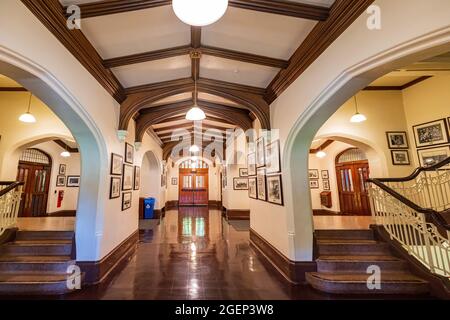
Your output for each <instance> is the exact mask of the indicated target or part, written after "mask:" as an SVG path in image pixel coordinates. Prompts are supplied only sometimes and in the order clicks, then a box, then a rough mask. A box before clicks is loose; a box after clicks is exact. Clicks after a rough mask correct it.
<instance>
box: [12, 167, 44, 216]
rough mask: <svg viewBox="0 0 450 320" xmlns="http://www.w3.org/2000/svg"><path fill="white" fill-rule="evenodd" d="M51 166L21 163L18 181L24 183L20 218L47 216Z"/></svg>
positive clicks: (18, 170)
mask: <svg viewBox="0 0 450 320" xmlns="http://www.w3.org/2000/svg"><path fill="white" fill-rule="evenodd" d="M50 173H51V166H49V165H42V164H35V163H26V162H19V167H18V169H17V181H21V182H24V186H23V193H22V198H21V202H20V208H19V217H40V216H45V215H46V214H47V201H48V191H49V185H50Z"/></svg>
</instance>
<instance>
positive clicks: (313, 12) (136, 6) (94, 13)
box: [79, 0, 329, 20]
mask: <svg viewBox="0 0 450 320" xmlns="http://www.w3.org/2000/svg"><path fill="white" fill-rule="evenodd" d="M171 3H172V1H170V0H107V1H99V2H94V3H86V4H81V5H79V6H80V8H81V13H82V18H92V17H98V16H104V15H109V14H116V13H121V12H129V11H136V10H143V9H148V8H155V7H160V6H167V5H170V4H171ZM229 5H230V6H231V7H235V8H240V9H246V10H254V11H260V12H266V13H272V14H278V15H285V16H290V17H296V18H303V19H310V20H326V19H327V18H328V15H329V9H328V8H326V7H321V6H316V5H311V4H303V3H297V2H292V1H285V0H277V1H273V0H230V1H229Z"/></svg>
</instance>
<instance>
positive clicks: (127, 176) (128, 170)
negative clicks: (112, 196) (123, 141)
mask: <svg viewBox="0 0 450 320" xmlns="http://www.w3.org/2000/svg"><path fill="white" fill-rule="evenodd" d="M133 178H134V168H133V166H131V165H129V164H124V165H123V177H122V190H124V191H125V190H133Z"/></svg>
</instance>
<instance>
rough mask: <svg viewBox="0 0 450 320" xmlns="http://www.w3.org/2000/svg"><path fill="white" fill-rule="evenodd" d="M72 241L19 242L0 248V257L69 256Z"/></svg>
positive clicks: (39, 240)
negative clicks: (0, 255)
mask: <svg viewBox="0 0 450 320" xmlns="http://www.w3.org/2000/svg"><path fill="white" fill-rule="evenodd" d="M71 251H72V240H44V239H38V240H19V241H15V242H10V243H7V244H5V245H2V246H0V254H2V255H18V256H19V255H26V256H31V255H38V256H50V255H65V256H67V255H70V254H71Z"/></svg>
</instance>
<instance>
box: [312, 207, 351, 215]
mask: <svg viewBox="0 0 450 320" xmlns="http://www.w3.org/2000/svg"><path fill="white" fill-rule="evenodd" d="M313 215H314V216H345V214H342V213H341V212H337V211H331V210H326V209H313ZM352 216H353V215H352Z"/></svg>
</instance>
